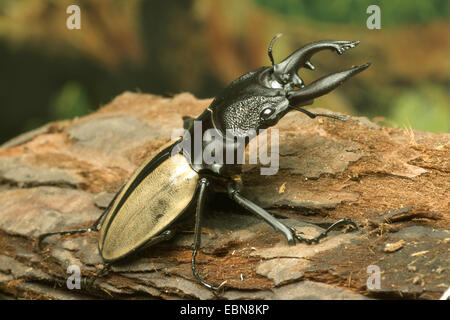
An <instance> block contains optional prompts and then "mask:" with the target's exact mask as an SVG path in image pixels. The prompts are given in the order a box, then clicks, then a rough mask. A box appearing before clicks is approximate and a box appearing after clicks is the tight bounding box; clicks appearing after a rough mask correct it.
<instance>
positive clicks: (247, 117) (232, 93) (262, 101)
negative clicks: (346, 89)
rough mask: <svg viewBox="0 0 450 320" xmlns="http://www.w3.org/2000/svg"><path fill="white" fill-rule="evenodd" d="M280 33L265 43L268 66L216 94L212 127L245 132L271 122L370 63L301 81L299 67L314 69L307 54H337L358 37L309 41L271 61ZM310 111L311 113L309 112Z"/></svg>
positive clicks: (239, 79) (335, 85) (353, 44)
mask: <svg viewBox="0 0 450 320" xmlns="http://www.w3.org/2000/svg"><path fill="white" fill-rule="evenodd" d="M280 36H281V34H279V35H277V36H275V37H274V38H273V39H272V41H271V43H270V46H269V50H268V51H269V52H268V53H269V58H270V60H271V61H272V66H270V67H261V68H259V69H257V70H254V71H251V72H249V73H246V74H244V75H243V76H241V77H239V78H238V79H236V80H235V81H233V82H232V83H231V84H230V85H229V86H228V87H227V88H225V90H224V91H223V92H222V93H221V94H220V95H219V96H217V97H216V98H215V99H214V101H213V102H212V104H211V105H210V107H209V109H210V110H211V111H212V113H213V122H214V126H215V127H216V129H218V130H219V131H221V132H222V133H223V134H225V132H226V130H231V131H232V132H233V134H234V135H238V136H239V135H245V134H246V132H248V131H249V130H259V129H265V128H268V127H270V126H273V125H275V124H276V123H277V122H278V120H280V119H281V118H282V117H283V116H284V115H285V114H286V113H287V112H289V111H291V110H298V111H302V112H305V113H307V114H308V112H307V111H305V110H304V109H302V108H300V106H305V105H309V104H312V103H313V99H314V98H317V97H319V96H322V95H324V94H326V93H328V92H330V91H332V90H333V89H335V88H336V87H338V86H339V85H340V84H342V83H343V82H344V81H345V80H347V79H348V78H350V77H352V76H354V75H355V74H357V73H359V72H361V71H363V70H365V69H366V68H367V67H369V65H370V63H367V64H365V65H362V66H359V67H352V68H350V69H347V70H345V71H341V72H337V73H333V74H330V75H328V76H325V77H322V78H320V79H318V80H316V81H314V82H313V83H311V84H309V85H305V84H304V82H303V80H302V79H301V78H300V77H299V75H298V70H299V69H300V68H302V67H305V68H308V69H311V70H314V66H313V65H312V63H311V62H310V58H311V56H312V55H313V54H315V53H317V52H318V51H321V50H325V49H330V50H334V51H336V52H337V53H339V54H342V53H343V52H344V51H346V50H348V49H350V48H354V47H355V46H356V45H357V44H358V43H359V41H354V42H351V41H332V40H324V41H318V42H313V43H310V44H308V45H306V46H304V47H302V48H300V49H298V50H297V51H295V52H294V53H292V54H291V55H290V56H289V57H287V58H286V59H284V60H283V61H281V62H280V63H278V64H274V61H273V57H272V46H273V43H274V41H275V40H276V39H278V38H279V37H280ZM310 115H311V114H310Z"/></svg>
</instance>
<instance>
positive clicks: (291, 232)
mask: <svg viewBox="0 0 450 320" xmlns="http://www.w3.org/2000/svg"><path fill="white" fill-rule="evenodd" d="M228 195H229V196H230V198H231V199H233V200H234V201H235V202H237V203H238V204H239V205H241V206H242V207H244V208H245V209H247V210H249V211H250V212H252V213H254V214H256V215H258V216H260V217H261V218H263V219H264V220H265V221H266V222H267V223H268V224H270V225H271V226H272V227H273V228H274V229H275V230H277V231H279V232H281V233H283V234H284V236H285V237H286V239H287V241H288V243H289V244H295V240H297V241H300V242H306V243H307V244H311V243H317V242H319V240H320V239H322V238H324V237H326V236H327V234H328V232H330V231H331V230H333V229H335V228H337V227H339V226H342V225H347V224H349V225H351V226H353V227H354V228H356V229H358V227H357V225H356V224H355V223H354V222H353V221H351V220H350V219H341V220H338V221H336V222H335V223H333V224H332V225H331V226H329V227H328V229H327V230H325V231H324V232H322V233H321V234H319V235H318V236H317V237H315V238H312V239H308V238H304V237H302V236H301V235H300V232H298V231H296V230H295V229H294V228H292V227H288V226H286V225H285V224H283V223H282V222H280V221H278V220H277V219H276V218H274V217H273V216H272V215H271V214H269V213H268V212H267V211H266V210H264V209H263V208H261V207H259V206H258V205H256V204H254V203H253V202H251V201H250V200H248V199H246V198H244V197H243V196H241V195H240V193H239V190H237V188H236V187H234V186H233V185H232V184H229V185H228Z"/></svg>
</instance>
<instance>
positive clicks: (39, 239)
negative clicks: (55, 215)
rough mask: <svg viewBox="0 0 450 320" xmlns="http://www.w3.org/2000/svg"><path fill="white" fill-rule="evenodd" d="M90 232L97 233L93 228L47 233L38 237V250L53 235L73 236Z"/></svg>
mask: <svg viewBox="0 0 450 320" xmlns="http://www.w3.org/2000/svg"><path fill="white" fill-rule="evenodd" d="M92 231H98V230H97V229H96V228H95V227H91V228H85V229H74V230H65V231H55V232H48V233H43V234H40V235H39V237H38V248H41V244H42V241H43V240H44V239H45V238H47V237H48V236H53V235H55V234H75V233H86V232H92Z"/></svg>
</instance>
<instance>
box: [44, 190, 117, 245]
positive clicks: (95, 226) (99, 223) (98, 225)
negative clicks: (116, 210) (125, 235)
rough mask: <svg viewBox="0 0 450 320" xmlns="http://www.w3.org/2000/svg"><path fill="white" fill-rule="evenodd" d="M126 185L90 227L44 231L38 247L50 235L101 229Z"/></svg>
mask: <svg viewBox="0 0 450 320" xmlns="http://www.w3.org/2000/svg"><path fill="white" fill-rule="evenodd" d="M124 186H125V185H123V186H122V187H121V188H120V189H119V191H118V192H117V193H116V195H115V196H114V198H113V199H112V200H111V202H110V203H109V205H108V207H107V208H106V209H105V210H104V211H103V212H102V214H101V215H100V217H98V218H97V220H95V222H94V224H93V225H92V226H91V227H89V228H84V229H74V230H64V231H54V232H48V233H43V234H40V235H39V237H38V248H41V243H42V241H43V240H44V239H45V238H47V237H49V236H53V235H55V234H75V233H86V232H92V231H99V230H100V228H101V227H102V223H103V218H104V217H105V216H106V214H107V213H108V212H109V210H111V207H112V205H113V204H114V201H115V200H116V198H117V196H118V195H119V194H120V192H121V191H122V189H123V187H124Z"/></svg>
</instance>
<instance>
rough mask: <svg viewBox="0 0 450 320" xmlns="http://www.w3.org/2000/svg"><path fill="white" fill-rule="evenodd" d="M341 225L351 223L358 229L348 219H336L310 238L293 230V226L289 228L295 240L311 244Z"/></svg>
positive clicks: (352, 224) (353, 224) (354, 226)
mask: <svg viewBox="0 0 450 320" xmlns="http://www.w3.org/2000/svg"><path fill="white" fill-rule="evenodd" d="M343 225H351V226H352V227H353V228H355V229H358V226H357V225H356V223H354V222H353V221H352V220H350V219H341V220H338V221H336V222H335V223H333V224H332V225H331V226H329V227H328V229H327V230H325V231H324V232H322V233H321V234H319V235H318V236H317V237H315V238H311V239H309V238H304V237H302V236H301V235H300V233H299V232H298V231H297V230H295V229H294V228H290V229H291V230H292V232H293V233H294V237H295V239H297V241H299V242H305V243H307V244H312V243H318V242H319V240H320V239H322V238H325V237H326V236H327V235H328V232H330V231H331V230H333V229H336V228H337V227H339V226H343Z"/></svg>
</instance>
